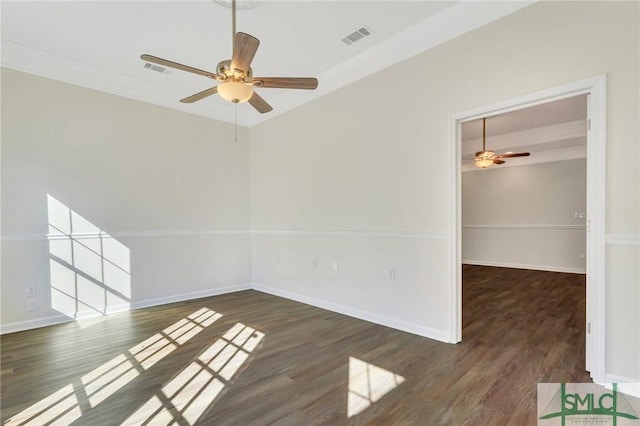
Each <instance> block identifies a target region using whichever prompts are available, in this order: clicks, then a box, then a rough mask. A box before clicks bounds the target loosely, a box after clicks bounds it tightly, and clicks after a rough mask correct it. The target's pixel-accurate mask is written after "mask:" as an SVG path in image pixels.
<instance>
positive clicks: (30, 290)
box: [27, 285, 38, 297]
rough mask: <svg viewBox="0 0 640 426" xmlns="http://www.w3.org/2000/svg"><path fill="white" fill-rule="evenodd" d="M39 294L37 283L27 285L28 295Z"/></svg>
mask: <svg viewBox="0 0 640 426" xmlns="http://www.w3.org/2000/svg"><path fill="white" fill-rule="evenodd" d="M37 295H38V288H37V287H36V286H35V285H30V286H28V287H27V297H34V296H37Z"/></svg>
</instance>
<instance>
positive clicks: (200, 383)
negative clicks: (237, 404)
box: [122, 323, 264, 425]
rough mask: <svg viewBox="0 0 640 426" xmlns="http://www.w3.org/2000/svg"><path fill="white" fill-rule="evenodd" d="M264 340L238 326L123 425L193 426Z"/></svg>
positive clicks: (215, 343)
mask: <svg viewBox="0 0 640 426" xmlns="http://www.w3.org/2000/svg"><path fill="white" fill-rule="evenodd" d="M263 338H264V333H261V332H259V331H256V330H255V329H253V328H251V327H248V326H246V325H244V324H242V323H236V324H235V325H234V326H233V327H231V329H229V331H227V332H226V333H225V334H224V336H222V337H221V338H220V339H218V340H216V341H215V342H214V343H213V344H212V345H211V346H209V347H208V348H207V349H205V350H204V352H202V353H201V354H200V355H199V356H198V358H197V359H196V360H194V361H193V362H192V363H191V364H189V365H188V366H187V367H185V368H184V369H183V370H182V371H181V372H180V373H178V375H177V376H176V377H174V378H173V379H172V380H171V381H170V382H169V383H167V384H166V385H164V386H163V387H162V389H161V390H160V392H158V393H157V394H156V395H154V396H153V397H151V398H150V399H149V400H148V401H147V402H146V403H145V404H144V405H143V406H142V407H140V408H139V409H138V410H137V411H136V412H135V413H134V414H133V415H132V416H130V417H129V418H128V419H127V420H126V421H125V422H124V423H122V424H123V425H147V424H148V425H156V424H180V425H186V424H188V425H194V424H195V423H196V422H197V421H198V419H199V418H200V417H201V416H202V414H203V413H204V412H205V410H206V409H207V408H208V407H210V406H211V404H212V403H213V401H214V400H215V398H216V397H217V396H218V395H219V394H220V392H221V391H222V390H223V389H224V387H225V386H226V385H228V384H229V381H230V380H231V378H232V377H233V376H234V374H235V373H236V372H237V371H238V369H239V368H240V367H241V366H242V364H244V363H245V361H246V360H247V358H249V355H250V354H251V352H253V350H254V349H255V348H256V346H258V344H259V343H260V341H262V339H263Z"/></svg>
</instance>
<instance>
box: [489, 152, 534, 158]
mask: <svg viewBox="0 0 640 426" xmlns="http://www.w3.org/2000/svg"><path fill="white" fill-rule="evenodd" d="M530 155H531V153H529V152H518V153H512V154H502V155H498V156H497V157H496V158H513V157H528V156H530Z"/></svg>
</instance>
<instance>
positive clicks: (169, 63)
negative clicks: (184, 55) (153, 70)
mask: <svg viewBox="0 0 640 426" xmlns="http://www.w3.org/2000/svg"><path fill="white" fill-rule="evenodd" d="M140 59H142V60H143V61H147V62H151V63H154V64H158V65H164V66H165V67H169V68H175V69H177V70H181V71H186V72H190V73H193V74H198V75H202V76H204V77H209V78H213V79H214V80H216V79H217V78H219V76H218V74H216V73H213V72H209V71H205V70H201V69H198V68H193V67H190V66H188V65H183V64H179V63H178V62H173V61H170V60H168V59H162V58H158V57H157V56H153V55H146V54H145V55H140Z"/></svg>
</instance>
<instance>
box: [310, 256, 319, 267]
mask: <svg viewBox="0 0 640 426" xmlns="http://www.w3.org/2000/svg"><path fill="white" fill-rule="evenodd" d="M311 267H312V268H313V269H318V259H315V258H314V259H312V260H311Z"/></svg>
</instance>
